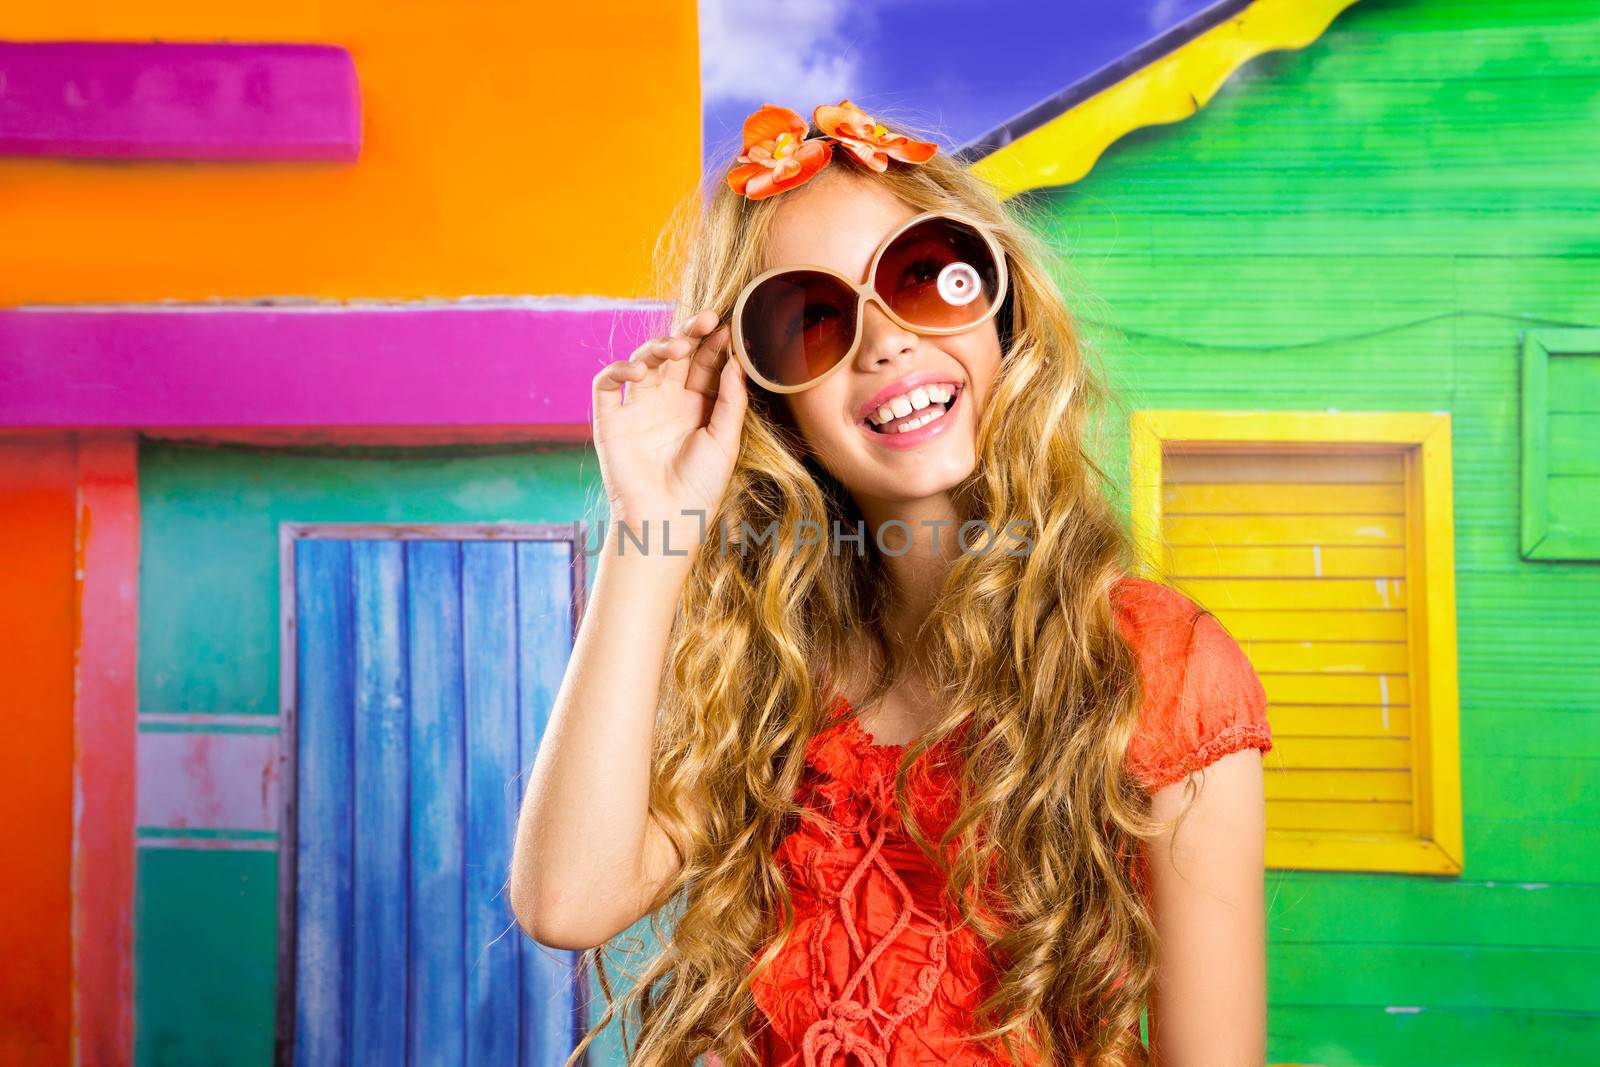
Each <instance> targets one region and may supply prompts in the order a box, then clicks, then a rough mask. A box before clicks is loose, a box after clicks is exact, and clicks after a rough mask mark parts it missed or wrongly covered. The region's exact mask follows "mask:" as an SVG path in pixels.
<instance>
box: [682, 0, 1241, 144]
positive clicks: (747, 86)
mask: <svg viewBox="0 0 1600 1067" xmlns="http://www.w3.org/2000/svg"><path fill="white" fill-rule="evenodd" d="M1210 6H1212V0H700V78H701V85H702V89H703V103H704V142H705V153H706V154H705V158H706V159H707V161H708V162H709V163H717V162H718V161H720V160H725V159H728V158H730V153H732V152H736V151H737V149H738V148H739V129H740V125H741V124H742V123H743V121H744V117H745V116H746V115H748V114H749V113H750V112H751V111H753V110H755V109H756V108H757V107H759V106H761V105H762V104H764V103H774V104H782V105H783V106H785V107H790V108H793V109H794V110H796V111H798V112H800V114H801V115H802V116H804V117H806V118H807V119H809V118H810V117H811V109H812V108H814V107H815V106H816V105H817V104H822V103H829V104H833V103H838V102H839V101H840V100H841V99H843V98H845V97H849V98H850V99H851V100H853V101H854V102H855V103H857V104H859V105H860V106H861V107H862V108H864V109H865V110H867V111H869V112H873V111H875V110H882V111H884V112H892V113H893V114H895V115H899V116H903V117H905V118H907V119H909V120H912V121H915V122H918V123H920V124H923V125H925V126H928V127H931V128H932V129H934V130H935V131H937V140H938V141H939V142H940V144H941V145H942V146H943V147H944V148H945V149H946V150H952V149H955V148H959V147H960V146H962V145H964V144H966V143H967V142H969V141H971V140H973V139H974V138H976V137H978V136H979V135H980V134H983V133H985V132H987V131H989V130H991V129H993V128H994V127H995V126H997V125H999V124H1000V123H1002V122H1004V121H1006V120H1007V119H1010V118H1013V117H1014V116H1016V115H1018V114H1020V113H1021V112H1023V111H1026V110H1027V109H1028V108H1029V107H1031V106H1033V105H1034V104H1037V103H1039V102H1040V101H1041V100H1044V99H1046V98H1048V97H1051V96H1054V95H1055V94H1056V93H1058V92H1060V91H1061V90H1062V89H1065V88H1066V87H1067V86H1069V85H1071V84H1073V83H1074V82H1076V81H1078V80H1080V79H1082V78H1084V77H1085V76H1087V75H1089V74H1091V73H1093V72H1094V71H1095V70H1098V69H1099V68H1100V67H1103V66H1105V65H1106V64H1107V63H1111V62H1113V61H1115V60H1117V59H1118V58H1120V57H1122V56H1124V55H1126V54H1127V53H1129V52H1131V51H1133V50H1134V49H1135V48H1137V47H1139V46H1140V45H1141V44H1144V43H1146V42H1148V41H1149V40H1150V39H1151V38H1153V37H1155V36H1157V35H1158V34H1160V33H1161V32H1162V31H1163V30H1166V29H1169V28H1171V27H1172V26H1174V25H1176V24H1177V23H1179V22H1182V21H1183V20H1184V19H1186V18H1188V17H1190V16H1192V15H1194V14H1196V13H1198V12H1200V11H1202V10H1204V9H1205V8H1207V7H1210ZM891 125H892V122H891Z"/></svg>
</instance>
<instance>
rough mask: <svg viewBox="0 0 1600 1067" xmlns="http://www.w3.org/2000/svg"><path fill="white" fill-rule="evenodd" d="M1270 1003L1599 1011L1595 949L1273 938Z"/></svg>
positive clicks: (1599, 967) (1599, 964) (1599, 960)
mask: <svg viewBox="0 0 1600 1067" xmlns="http://www.w3.org/2000/svg"><path fill="white" fill-rule="evenodd" d="M1267 971H1268V974H1269V975H1270V978H1271V1000H1272V1002H1273V1003H1274V1004H1343V1005H1351V1006H1354V1005H1362V1004H1366V1005H1378V1006H1382V1005H1393V1004H1403V1005H1408V1006H1414V1007H1421V1008H1491V1007H1492V1008H1502V1009H1512V1010H1519V1011H1556V1010H1559V1011H1573V1012H1600V982H1596V981H1595V975H1597V974H1600V950H1595V949H1573V948H1503V947H1500V946H1494V945H1347V944H1329V943H1323V944H1315V945H1308V944H1278V943H1274V944H1272V945H1270V946H1269V948H1268V951H1267Z"/></svg>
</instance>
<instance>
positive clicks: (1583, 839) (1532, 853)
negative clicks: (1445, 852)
mask: <svg viewBox="0 0 1600 1067" xmlns="http://www.w3.org/2000/svg"><path fill="white" fill-rule="evenodd" d="M1462 833H1463V837H1464V839H1465V845H1466V856H1467V859H1466V869H1465V870H1464V871H1463V872H1462V875H1463V876H1464V877H1467V878H1474V879H1480V880H1485V881H1490V880H1492V881H1502V880H1503V881H1521V882H1574V883H1580V884H1592V883H1595V882H1600V871H1597V870H1596V864H1595V857H1596V856H1600V826H1594V825H1592V824H1587V823H1575V822H1559V821H1556V820H1553V819H1468V820H1466V821H1465V822H1464V823H1463V824H1462Z"/></svg>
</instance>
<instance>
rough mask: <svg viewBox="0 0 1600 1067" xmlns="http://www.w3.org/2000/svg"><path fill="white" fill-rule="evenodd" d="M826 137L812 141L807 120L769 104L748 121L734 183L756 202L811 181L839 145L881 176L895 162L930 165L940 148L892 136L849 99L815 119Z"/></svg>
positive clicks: (824, 109)
mask: <svg viewBox="0 0 1600 1067" xmlns="http://www.w3.org/2000/svg"><path fill="white" fill-rule="evenodd" d="M812 119H813V121H815V122H816V124H817V129H819V130H821V131H822V135H821V136H820V137H812V138H809V139H808V138H807V137H806V120H805V119H803V118H801V117H800V116H799V114H798V113H796V112H794V111H790V110H789V109H788V108H786V107H779V106H778V105H777V104H764V105H762V106H761V108H760V109H758V110H756V111H753V112H751V114H750V117H749V118H747V119H745V120H744V152H743V153H742V154H741V155H740V156H739V158H738V159H737V160H735V162H737V163H739V164H741V165H740V166H737V167H735V168H733V170H731V171H729V172H728V185H729V186H731V187H732V188H733V191H734V192H736V193H739V194H740V195H742V196H745V197H748V198H749V199H751V200H765V199H766V198H767V197H769V196H772V195H774V194H776V193H781V192H784V191H786V190H789V189H793V188H794V187H795V186H797V185H803V184H805V183H806V182H808V181H810V180H811V178H812V177H813V176H815V175H816V173H817V172H818V171H820V170H821V169H822V168H823V167H826V166H827V165H828V161H829V160H830V159H832V158H833V144H832V143H830V142H837V143H838V144H841V145H843V146H844V147H845V149H846V150H848V151H849V152H850V154H851V155H853V156H855V157H856V158H857V159H859V160H860V161H861V162H862V163H864V164H866V165H867V166H868V167H871V168H872V169H873V170H875V171H878V172H879V173H880V174H881V173H882V172H883V171H885V170H887V169H888V168H889V160H890V158H894V159H898V160H900V161H902V162H905V163H926V162H927V161H928V160H929V159H931V158H932V157H933V153H934V152H936V151H937V150H938V147H939V146H938V145H935V144H929V143H928V142H927V141H913V140H911V139H910V138H908V137H903V136H901V135H899V134H893V133H890V132H889V131H888V130H886V129H884V128H883V127H882V126H881V125H879V124H878V122H877V120H875V119H874V118H873V117H872V116H871V115H868V114H867V113H866V112H865V111H862V110H861V109H860V108H858V107H856V106H855V105H854V104H852V103H851V102H850V101H848V100H841V101H839V106H838V107H830V106H829V105H827V104H822V105H821V106H819V107H818V108H817V110H816V111H815V112H814V113H813V115H812Z"/></svg>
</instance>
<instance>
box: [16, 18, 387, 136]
mask: <svg viewBox="0 0 1600 1067" xmlns="http://www.w3.org/2000/svg"><path fill="white" fill-rule="evenodd" d="M360 152H361V89H360V85H359V83H358V81H357V79H356V68H355V62H354V61H353V60H352V59H351V58H350V53H349V52H347V51H345V50H344V49H343V48H338V47H335V46H332V45H315V44H152V43H131V42H120V41H101V42H82V41H44V42H28V43H18V42H0V155H20V156H86V157H100V158H111V159H276V160H285V159H306V160H314V159H324V160H342V161H347V162H348V161H352V160H354V159H355V158H356V157H357V156H358V155H360Z"/></svg>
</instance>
